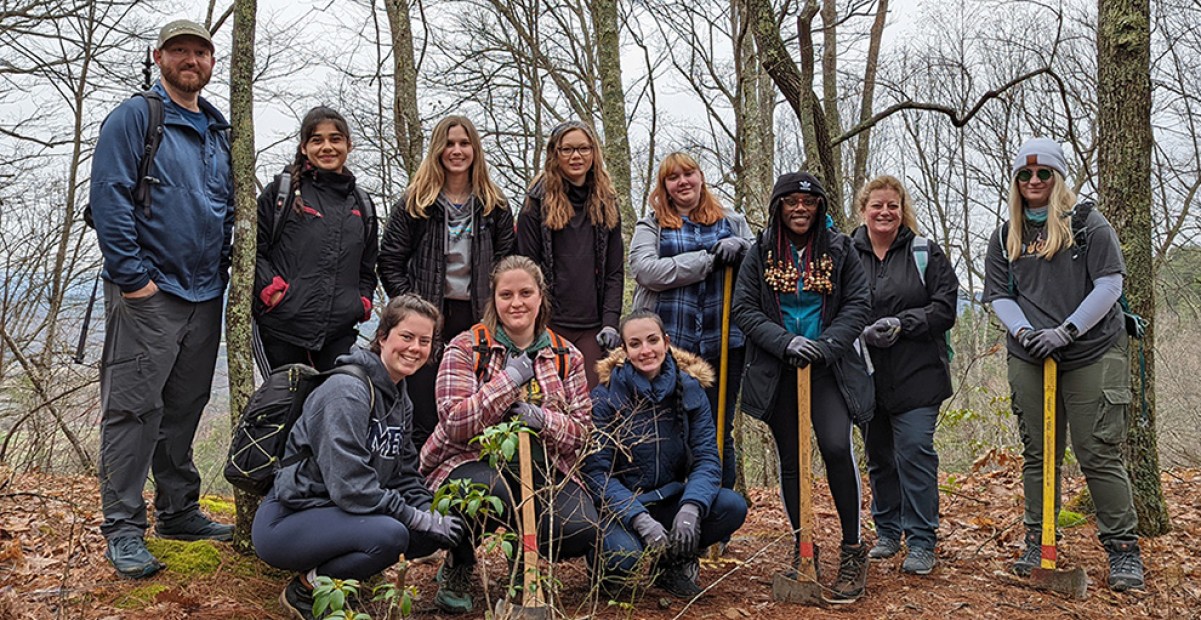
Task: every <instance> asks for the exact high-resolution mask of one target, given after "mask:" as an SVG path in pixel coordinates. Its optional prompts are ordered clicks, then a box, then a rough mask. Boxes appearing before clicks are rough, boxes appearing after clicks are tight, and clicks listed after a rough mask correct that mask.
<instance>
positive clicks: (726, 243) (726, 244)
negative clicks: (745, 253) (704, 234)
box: [709, 237, 743, 267]
mask: <svg viewBox="0 0 1201 620" xmlns="http://www.w3.org/2000/svg"><path fill="white" fill-rule="evenodd" d="M742 249H743V246H742V241H740V240H738V239H736V238H734V237H726V238H725V239H718V240H717V242H716V243H714V244H713V245H712V246H710V247H709V253H710V254H712V255H713V260H714V266H715V267H721V266H725V265H732V264H734V263H735V262H737V261H738V257H739V256H741V255H742Z"/></svg>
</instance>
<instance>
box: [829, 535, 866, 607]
mask: <svg viewBox="0 0 1201 620" xmlns="http://www.w3.org/2000/svg"><path fill="white" fill-rule="evenodd" d="M831 590H832V593H833V596H832V597H831V598H830V602H831V603H853V602H855V601H857V600H859V597H860V596H863V593H864V592H866V591H867V545H864V544H863V543H859V544H857V545H848V544H846V543H843V545H842V552H841V553H840V554H839V556H838V579H837V580H835V581H834V587H833V588H831Z"/></svg>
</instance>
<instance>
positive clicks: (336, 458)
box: [252, 295, 463, 620]
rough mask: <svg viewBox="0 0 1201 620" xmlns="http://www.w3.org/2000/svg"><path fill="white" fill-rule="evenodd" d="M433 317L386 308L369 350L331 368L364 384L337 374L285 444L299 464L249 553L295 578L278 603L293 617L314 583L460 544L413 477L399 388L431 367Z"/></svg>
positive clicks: (408, 303) (406, 405)
mask: <svg viewBox="0 0 1201 620" xmlns="http://www.w3.org/2000/svg"><path fill="white" fill-rule="evenodd" d="M438 322H439V315H438V310H437V308H435V307H434V306H433V305H431V304H430V303H429V302H426V301H424V300H422V299H421V298H419V297H417V296H415V295H402V296H399V297H396V298H394V299H392V301H391V302H389V303H388V305H387V307H385V308H384V311H383V316H382V317H381V318H380V323H379V328H378V330H377V331H376V335H375V338H374V340H372V342H371V349H370V351H367V350H363V349H360V348H357V347H356V348H354V349H352V350H351V352H350V353H349V354H347V355H344V356H342V357H340V358H338V360H337V365H338V366H342V365H348V364H353V365H357V366H359V367H360V368H361V369H362V370H364V371H365V373H366V375H367V377H369V378H370V382H366V381H363V380H362V379H361V378H359V377H355V376H352V375H349V374H336V375H333V376H331V377H329V378H328V379H327V380H326V381H325V382H324V383H322V384H321V385H320V386H319V387H317V388H316V389H315V390H313V392H312V394H310V395H309V397H308V399H307V400H306V401H305V403H304V410H303V412H302V413H301V416H300V418H299V419H298V420H297V421H296V425H295V426H294V427H293V428H292V432H291V434H290V435H289V436H288V445H287V449H286V451H285V458H286V457H288V456H290V455H292V454H308V455H309V456H308V457H307V458H304V459H302V460H300V461H299V462H297V463H295V464H293V465H290V466H288V467H284V468H282V469H280V470H279V472H277V473H276V476H275V485H274V487H273V488H272V490H271V491H270V492H269V493H268V494H267V496H266V498H264V500H263V503H262V505H261V506H259V510H258V512H257V513H256V514H255V518H254V527H253V530H252V538H253V541H254V547H255V551H256V552H257V553H258V555H259V557H260V558H262V559H263V561H265V562H267V563H268V564H270V565H272V566H275V567H276V568H281V569H284V570H292V571H297V573H298V574H297V575H296V577H295V578H294V579H292V581H291V582H289V583H288V586H287V587H286V588H285V589H284V591H283V593H282V594H281V595H280V602H281V603H282V604H283V606H284V608H285V609H287V610H288V611H290V612H292V613H293V614H294V615H295V616H296V617H297V618H301V619H302V620H307V619H309V618H313V612H312V606H313V596H312V589H313V581H314V579H315V578H316V577H317V575H324V576H328V577H334V578H338V579H366V578H367V577H370V576H372V575H374V574H376V573H378V572H380V571H382V570H384V569H385V568H387V567H388V566H391V565H392V564H394V563H396V561H397V560H398V559H399V557H400V555H401V554H402V553H403V554H406V555H407V556H408V557H410V558H413V557H421V556H424V555H429V554H430V553H432V552H433V551H435V550H436V549H438V548H439V547H442V548H449V547H450V546H452V545H453V544H455V542H457V540H458V538H459V537H460V535H461V534H462V529H463V526H462V523H461V522H460V521H459V519H458V518H457V517H454V516H445V517H444V516H442V515H438V514H435V513H433V512H430V504H431V503H432V500H433V497H432V496H431V495H430V492H429V491H428V490H427V489H426V485H425V481H424V479H423V478H422V477H421V474H420V473H418V471H417V450H416V449H415V448H414V447H413V441H412V438H411V433H412V428H413V420H412V417H413V405H412V403H411V402H410V401H409V397H408V395H407V394H406V393H405V383H404V380H405V378H406V377H408V376H410V375H412V374H413V373H414V372H416V371H417V369H418V368H421V366H422V365H424V364H425V363H426V361H427V360H428V359H429V355H430V349H431V347H432V346H433V341H434V337H435V334H436V332H437V325H438Z"/></svg>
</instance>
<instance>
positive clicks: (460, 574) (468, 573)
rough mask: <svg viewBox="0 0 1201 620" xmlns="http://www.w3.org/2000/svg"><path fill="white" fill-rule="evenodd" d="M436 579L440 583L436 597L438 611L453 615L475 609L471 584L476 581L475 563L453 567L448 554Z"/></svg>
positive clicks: (435, 602)
mask: <svg viewBox="0 0 1201 620" xmlns="http://www.w3.org/2000/svg"><path fill="white" fill-rule="evenodd" d="M434 578H435V580H436V581H437V582H438V593H437V594H435V595H434V604H435V605H437V606H438V609H441V610H442V611H445V612H447V613H451V614H465V613H469V612H470V611H471V610H472V609H474V608H475V602H474V601H473V600H472V599H471V582H472V581H473V580H474V579H475V563H474V562H473V563H465V564H458V565H454V566H451V558H450V554H449V553H448V554H446V560H445V561H444V562H443V563H442V567H441V568H439V569H438V574H437V575H435V577H434Z"/></svg>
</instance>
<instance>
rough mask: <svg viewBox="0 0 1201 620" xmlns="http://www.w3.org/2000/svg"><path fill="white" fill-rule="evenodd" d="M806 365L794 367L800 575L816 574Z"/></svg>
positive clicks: (807, 370) (810, 427) (811, 576)
mask: <svg viewBox="0 0 1201 620" xmlns="http://www.w3.org/2000/svg"><path fill="white" fill-rule="evenodd" d="M809 370H810V369H809V366H808V365H806V366H805V367H804V368H798V369H797V371H796V400H797V480H798V481H799V482H800V491H801V494H800V504H801V505H800V526H801V527H800V530H801V531H800V533H799V536H797V544H798V545H799V549H798V552H799V555H800V558H801V565H800V575H801V576H802V577H807V578H811V579H813V578H816V576H817V567H816V565H815V564H814V554H813V484H812V477H813V448H812V447H811V446H810V436H811V433H812V428H813V422H812V412H811V410H810V407H811V401H810V398H809V390H810V382H809Z"/></svg>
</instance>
